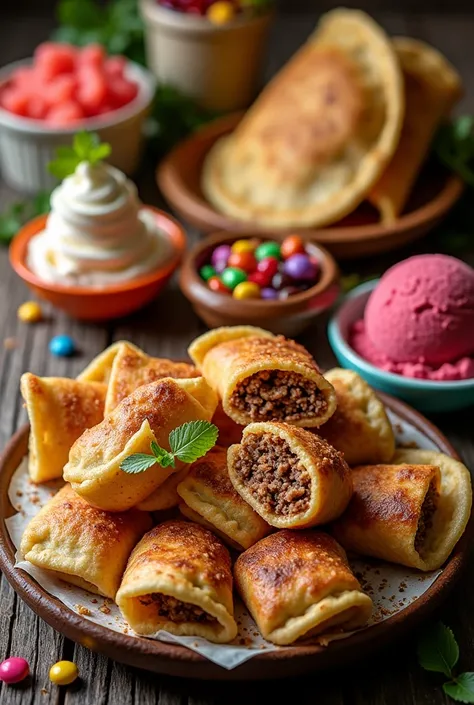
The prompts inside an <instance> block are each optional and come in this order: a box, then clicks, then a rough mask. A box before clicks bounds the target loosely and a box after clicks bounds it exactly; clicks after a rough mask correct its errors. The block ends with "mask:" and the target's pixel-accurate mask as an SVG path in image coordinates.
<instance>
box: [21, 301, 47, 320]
mask: <svg viewBox="0 0 474 705" xmlns="http://www.w3.org/2000/svg"><path fill="white" fill-rule="evenodd" d="M17 314H18V318H19V319H20V321H23V323H37V322H38V321H41V319H42V318H43V311H42V310H41V306H40V305H39V304H38V303H36V301H25V303H24V304H21V306H20V308H19V309H18V311H17Z"/></svg>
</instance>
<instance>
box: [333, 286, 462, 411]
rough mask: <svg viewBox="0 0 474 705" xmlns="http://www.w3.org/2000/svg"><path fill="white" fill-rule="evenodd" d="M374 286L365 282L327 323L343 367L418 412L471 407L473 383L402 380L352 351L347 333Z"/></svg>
mask: <svg viewBox="0 0 474 705" xmlns="http://www.w3.org/2000/svg"><path fill="white" fill-rule="evenodd" d="M377 283H378V280H374V281H370V282H366V283H365V284H361V285H360V286H358V287H356V288H355V289H354V290H353V291H351V292H350V293H349V294H347V296H345V297H344V299H343V301H342V303H341V305H340V306H339V308H338V309H337V311H336V313H335V314H334V316H333V318H332V319H331V321H330V323H329V328H328V337H329V342H330V344H331V347H332V349H333V352H334V354H335V356H336V357H337V359H338V361H339V363H340V364H341V365H342V367H348V368H349V369H352V370H355V371H356V372H358V373H359V374H360V375H361V377H363V378H364V379H365V380H366V381H367V382H368V383H369V384H370V385H371V386H373V387H376V388H377V389H381V390H382V391H383V392H388V394H391V395H392V396H394V397H399V398H400V399H403V400H405V401H407V402H409V403H410V404H411V405H412V406H414V407H416V408H417V409H420V410H421V411H428V412H432V411H434V412H442V411H454V410H455V409H462V408H465V407H467V406H470V405H471V404H474V379H466V380H459V381H452V382H437V381H431V380H426V379H415V378H412V377H403V376H402V375H397V374H393V373H392V372H386V371H385V370H381V369H379V368H378V367H375V366H374V365H372V364H371V363H370V362H367V360H364V358H362V357H360V355H358V354H357V353H356V352H355V350H354V349H353V348H351V346H350V345H349V343H348V337H349V330H350V328H351V326H352V324H353V323H355V322H356V321H357V320H360V319H361V318H363V315H364V310H365V306H366V304H367V301H368V299H369V296H370V294H371V292H372V291H373V290H374V288H375V287H376V286H377ZM394 334H395V331H394Z"/></svg>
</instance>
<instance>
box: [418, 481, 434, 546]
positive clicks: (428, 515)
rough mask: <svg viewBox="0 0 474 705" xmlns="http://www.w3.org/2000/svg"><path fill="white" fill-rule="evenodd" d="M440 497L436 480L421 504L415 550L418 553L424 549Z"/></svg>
mask: <svg viewBox="0 0 474 705" xmlns="http://www.w3.org/2000/svg"><path fill="white" fill-rule="evenodd" d="M438 498H439V494H438V492H437V490H436V486H435V484H434V482H432V483H431V485H430V486H429V488H428V492H427V493H426V495H425V499H424V500H423V504H422V505H421V512H420V518H419V519H418V529H417V531H416V536H415V551H417V552H418V553H420V551H422V550H423V545H424V543H425V541H426V535H427V533H428V531H429V530H430V529H431V527H432V526H433V517H434V513H435V511H436V508H437V505H438Z"/></svg>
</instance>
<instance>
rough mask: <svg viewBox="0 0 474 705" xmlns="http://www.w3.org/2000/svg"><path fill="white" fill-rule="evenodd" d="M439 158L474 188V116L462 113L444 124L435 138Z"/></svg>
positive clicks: (435, 148)
mask: <svg viewBox="0 0 474 705" xmlns="http://www.w3.org/2000/svg"><path fill="white" fill-rule="evenodd" d="M434 150H435V153H436V155H437V157H438V159H439V160H440V161H441V162H442V163H443V164H444V165H445V166H447V167H448V169H451V170H452V171H455V172H456V173H457V174H458V175H459V176H460V177H461V179H462V180H463V181H464V182H465V183H466V184H468V185H469V186H471V187H472V188H474V116H472V115H462V116H460V117H458V118H455V119H454V120H452V121H451V122H448V123H446V124H445V125H442V126H441V127H440V129H439V130H438V133H437V135H436V138H435V140H434Z"/></svg>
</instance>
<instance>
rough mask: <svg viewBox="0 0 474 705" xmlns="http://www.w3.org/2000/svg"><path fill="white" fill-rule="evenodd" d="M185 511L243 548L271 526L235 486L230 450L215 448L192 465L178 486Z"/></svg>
mask: <svg viewBox="0 0 474 705" xmlns="http://www.w3.org/2000/svg"><path fill="white" fill-rule="evenodd" d="M178 494H179V496H180V498H182V499H183V500H184V504H181V505H180V509H181V512H182V513H183V514H184V515H185V516H187V517H188V518H189V519H192V520H193V521H197V522H198V523H199V524H203V525H204V526H206V527H207V528H210V529H211V530H212V531H214V532H215V533H216V534H217V535H218V536H221V537H222V538H223V539H224V541H226V542H227V543H229V544H230V545H231V546H232V547H233V548H236V549H237V550H239V551H242V550H245V549H246V548H249V547H250V546H252V545H253V544H254V543H256V541H259V540H260V539H261V538H263V537H264V536H266V535H267V534H268V533H269V532H270V530H271V529H270V526H269V525H268V524H267V523H266V521H264V520H263V519H262V518H261V517H260V516H259V515H258V514H257V513H256V512H254V510H253V509H252V507H250V505H249V504H247V502H245V501H244V500H243V499H242V497H241V496H240V495H239V493H238V492H236V490H235V489H234V486H233V485H232V483H231V481H230V479H229V473H228V471H227V451H226V450H225V448H219V447H215V448H213V449H212V450H211V451H209V453H207V455H205V456H204V457H203V458H200V459H199V460H196V462H195V463H193V465H192V466H191V469H190V471H189V473H188V474H187V475H186V477H185V478H184V480H183V481H182V482H180V484H179V485H178Z"/></svg>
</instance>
